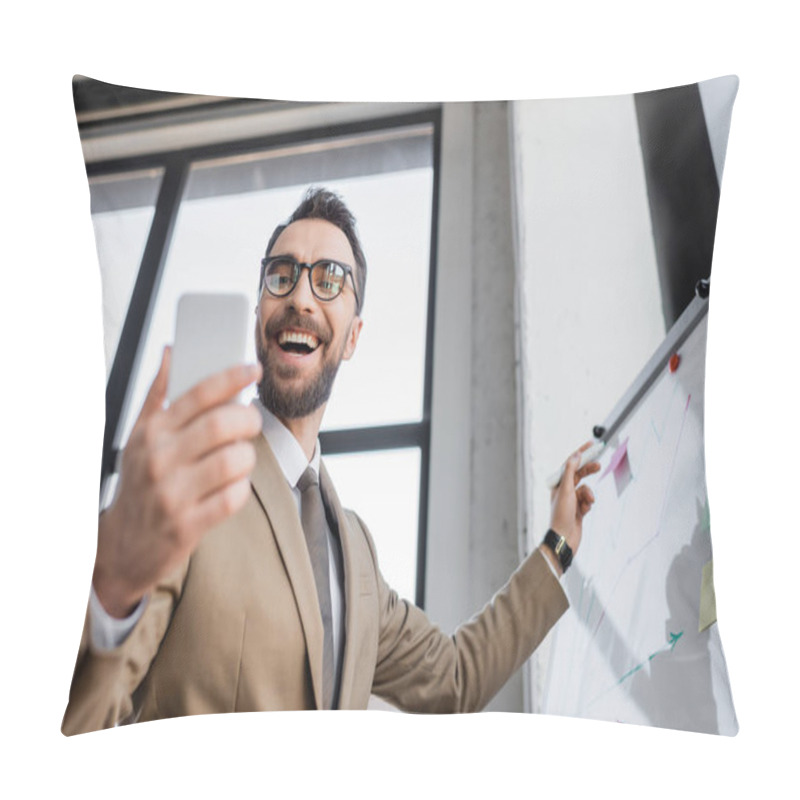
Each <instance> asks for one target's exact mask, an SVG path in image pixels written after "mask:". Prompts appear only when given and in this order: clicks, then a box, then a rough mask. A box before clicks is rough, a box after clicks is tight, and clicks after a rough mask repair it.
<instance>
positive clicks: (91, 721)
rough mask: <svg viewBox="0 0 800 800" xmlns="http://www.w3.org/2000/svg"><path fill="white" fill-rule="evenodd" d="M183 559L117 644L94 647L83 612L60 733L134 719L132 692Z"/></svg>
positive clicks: (173, 598) (167, 616) (175, 596)
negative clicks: (123, 639) (80, 632)
mask: <svg viewBox="0 0 800 800" xmlns="http://www.w3.org/2000/svg"><path fill="white" fill-rule="evenodd" d="M187 569H188V561H187V562H186V563H185V564H184V565H182V566H181V567H180V568H178V569H177V570H175V571H174V572H173V573H172V574H171V575H170V576H169V577H168V578H167V579H166V580H164V581H163V582H162V583H160V584H159V585H158V586H157V587H156V588H155V589H154V590H153V592H152V594H151V595H150V597H149V599H148V600H147V607H146V608H145V610H144V613H143V614H142V616H141V617H140V619H139V620H138V622H137V623H136V625H135V626H134V628H133V630H132V631H131V632H130V633H129V634H128V636H127V638H126V639H125V641H124V642H122V644H120V645H119V646H118V647H115V648H113V649H112V650H102V649H99V648H96V647H94V645H93V644H92V641H91V633H90V620H89V611H88V610H87V612H86V618H85V621H84V625H83V633H82V635H81V644H80V648H79V650H78V659H77V662H76V664H75V672H74V674H73V677H72V685H71V686H70V691H69V702H68V703H67V710H66V712H65V714H64V721H63V722H62V724H61V732H62V733H63V734H64V735H65V736H72V735H73V734H76V733H86V732H87V731H95V730H100V729H102V728H111V727H113V726H114V725H119V724H126V723H128V722H135V721H136V719H135V692H136V689H137V688H138V686H139V685H140V684H141V683H142V681H143V680H144V678H145V676H146V675H147V671H148V669H149V668H150V664H151V662H152V660H153V658H154V657H155V655H156V653H157V652H158V648H159V646H160V644H161V641H162V639H163V638H164V634H165V633H166V631H167V628H168V626H169V623H170V620H171V619H172V613H173V610H174V609H175V606H176V605H177V603H178V600H179V599H180V595H181V590H182V587H183V582H184V580H185V578H186V572H187Z"/></svg>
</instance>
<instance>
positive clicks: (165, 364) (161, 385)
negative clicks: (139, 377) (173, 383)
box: [136, 346, 172, 424]
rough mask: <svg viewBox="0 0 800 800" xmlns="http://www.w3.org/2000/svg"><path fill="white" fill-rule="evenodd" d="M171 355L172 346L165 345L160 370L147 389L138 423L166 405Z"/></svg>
mask: <svg viewBox="0 0 800 800" xmlns="http://www.w3.org/2000/svg"><path fill="white" fill-rule="evenodd" d="M171 356H172V348H171V347H169V346H167V347H165V348H164V352H163V353H162V354H161V364H160V366H159V368H158V372H157V373H156V376H155V378H153V382H152V383H151V384H150V388H149V389H148V390H147V397H145V399H144V403H143V404H142V410H141V411H140V412H139V417H138V418H137V420H136V422H137V424H138V423H139V420H143V419H146V418H147V417H149V416H150V415H151V414H153V413H154V412H156V411H159V410H160V409H162V408H163V407H164V399H165V398H166V396H167V382H168V380H169V364H170V359H171Z"/></svg>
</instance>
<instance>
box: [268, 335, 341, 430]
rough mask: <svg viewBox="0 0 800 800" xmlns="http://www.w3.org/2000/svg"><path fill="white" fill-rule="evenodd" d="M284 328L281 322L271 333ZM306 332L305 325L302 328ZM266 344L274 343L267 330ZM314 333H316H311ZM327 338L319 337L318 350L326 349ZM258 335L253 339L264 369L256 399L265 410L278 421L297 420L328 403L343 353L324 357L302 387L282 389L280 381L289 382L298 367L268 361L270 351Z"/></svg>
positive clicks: (283, 387) (270, 359) (269, 359)
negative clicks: (319, 365) (317, 369)
mask: <svg viewBox="0 0 800 800" xmlns="http://www.w3.org/2000/svg"><path fill="white" fill-rule="evenodd" d="M283 325H284V320H279V321H277V322H276V323H275V324H273V326H272V329H274V330H275V331H277V330H278V329H280V327H282V326H283ZM301 327H303V328H306V329H308V325H307V324H306V325H303V326H301ZM265 333H266V340H267V341H270V340H272V341H274V335H273V331H272V330H271V329H268V330H267V331H266V332H265ZM314 333H316V331H314ZM326 340H327V337H326V339H323V338H321V337H320V344H319V347H320V348H323V347H327V346H328V343H327V341H326ZM263 342H264V340H263V339H262V336H261V335H257V336H256V354H257V355H258V360H259V361H260V362H261V367H262V369H263V372H262V376H261V380H260V381H259V383H258V399H259V400H260V401H261V402H262V403H263V405H264V407H265V408H267V409H269V410H270V411H271V412H272V413H273V414H274V415H275V416H276V417H278V419H299V418H301V417H307V416H309V415H310V414H313V413H314V412H315V411H316V410H317V409H318V408H319V407H320V406H321V405H323V404H324V403H327V402H328V399H329V398H330V396H331V391H332V389H333V381H334V379H335V378H336V373H337V372H338V371H339V365H340V364H341V362H342V354H343V353H344V345H343V346H342V348H341V349H342V352H341V353H339V354H338V357H337V355H336V354H330V355H329V357H327V358H326V357H325V353H323V360H322V365H321V367H320V369H319V371H318V372H317V373H316V375H313V376H311V377H310V378H309V379H308V380H307V381H306V383H305V384H304V385H302V386H296V387H295V386H281V385H280V381H281V380H284V381H285V380H291V379H292V378H294V377H295V376H296V375H297V373H298V372H299V370H298V368H297V367H294V366H292V365H289V364H281V363H276V362H275V360H274V359H272V358H271V357H270V352H269V350H268V349H267V348H266V347H265V346H264V343H263Z"/></svg>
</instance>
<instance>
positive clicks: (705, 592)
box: [697, 561, 717, 633]
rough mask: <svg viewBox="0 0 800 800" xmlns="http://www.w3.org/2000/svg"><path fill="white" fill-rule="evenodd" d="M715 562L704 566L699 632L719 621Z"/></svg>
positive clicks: (701, 582)
mask: <svg viewBox="0 0 800 800" xmlns="http://www.w3.org/2000/svg"><path fill="white" fill-rule="evenodd" d="M713 564H714V562H713V561H709V562H708V563H707V564H706V565H705V566H704V567H703V578H702V580H701V581H700V623H699V627H698V629H697V630H698V632H699V633H702V631H704V630H705V629H706V628H708V627H709V626H710V625H713V624H714V623H715V622H716V621H717V598H716V595H715V594H714V566H713Z"/></svg>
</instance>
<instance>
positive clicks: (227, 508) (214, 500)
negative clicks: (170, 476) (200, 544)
mask: <svg viewBox="0 0 800 800" xmlns="http://www.w3.org/2000/svg"><path fill="white" fill-rule="evenodd" d="M249 497H250V481H249V480H248V479H247V478H241V479H240V480H237V481H234V482H233V483H229V484H227V485H226V486H223V487H222V488H221V489H219V491H216V492H214V493H213V494H210V495H208V496H207V497H205V498H204V499H203V500H202V501H201V502H200V503H197V504H196V505H195V506H194V507H193V508H192V509H191V511H190V513H189V514H188V518H187V524H188V525H191V526H192V527H193V528H194V529H195V530H200V531H206V530H209V529H211V528H213V527H214V526H215V525H218V524H219V523H220V522H223V521H224V520H226V519H227V518H228V517H230V516H232V515H233V514H235V513H236V512H237V511H239V510H240V509H242V508H243V507H244V504H245V503H246V502H247V500H248V498H249Z"/></svg>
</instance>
